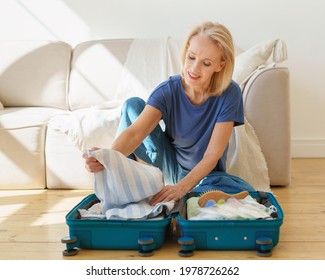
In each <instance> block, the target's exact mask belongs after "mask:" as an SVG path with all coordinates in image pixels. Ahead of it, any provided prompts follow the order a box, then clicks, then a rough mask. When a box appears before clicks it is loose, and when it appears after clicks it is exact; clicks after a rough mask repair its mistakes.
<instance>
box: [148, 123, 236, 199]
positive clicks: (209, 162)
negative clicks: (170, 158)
mask: <svg viewBox="0 0 325 280" xmlns="http://www.w3.org/2000/svg"><path fill="white" fill-rule="evenodd" d="M233 127H234V122H222V123H216V124H215V126H214V129H213V132H212V135H211V138H210V141H209V145H208V147H207V149H206V151H205V153H204V155H203V158H202V160H201V161H200V162H199V163H198V164H197V165H196V166H195V167H194V168H193V169H192V170H191V171H190V172H189V173H188V174H187V175H186V176H185V177H184V178H183V179H182V180H181V181H180V182H178V183H177V184H176V185H175V186H165V187H164V188H163V189H162V190H161V191H160V192H159V193H158V194H156V195H155V196H154V197H153V198H152V200H151V204H152V205H155V204H157V203H158V202H161V201H171V200H174V201H177V200H179V199H181V198H182V197H183V196H184V195H185V194H186V193H188V192H189V191H190V190H191V189H192V188H193V187H194V186H196V185H197V184H198V183H199V182H200V181H201V180H202V179H203V178H204V177H205V176H207V175H208V174H209V173H210V172H211V171H212V170H213V168H214V167H215V166H216V165H217V163H218V161H219V159H220V158H221V157H222V155H223V153H224V151H225V149H226V147H227V144H228V142H229V139H230V136H231V133H232V129H233Z"/></svg>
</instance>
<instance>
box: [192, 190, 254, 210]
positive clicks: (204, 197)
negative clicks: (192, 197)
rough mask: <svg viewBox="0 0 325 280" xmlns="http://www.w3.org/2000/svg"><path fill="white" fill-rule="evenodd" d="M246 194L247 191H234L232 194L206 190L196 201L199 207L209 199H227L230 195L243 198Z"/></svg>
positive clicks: (216, 200)
mask: <svg viewBox="0 0 325 280" xmlns="http://www.w3.org/2000/svg"><path fill="white" fill-rule="evenodd" d="M248 195H249V193H248V191H242V192H239V193H234V194H228V193H225V192H223V191H208V192H205V193H203V194H202V195H201V196H200V198H199V200H198V203H199V205H200V207H204V206H205V204H206V203H207V201H209V200H213V201H215V202H218V201H219V200H220V199H224V200H227V199H228V198H230V197H234V198H236V199H243V198H245V197H246V196H248Z"/></svg>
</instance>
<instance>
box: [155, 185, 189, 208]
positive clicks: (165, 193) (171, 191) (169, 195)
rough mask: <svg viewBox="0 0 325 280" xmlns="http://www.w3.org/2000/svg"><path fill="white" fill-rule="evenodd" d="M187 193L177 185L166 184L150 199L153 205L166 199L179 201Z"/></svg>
mask: <svg viewBox="0 0 325 280" xmlns="http://www.w3.org/2000/svg"><path fill="white" fill-rule="evenodd" d="M184 195H185V193H183V191H182V190H181V189H180V188H179V187H176V186H171V185H166V186H164V187H163V188H162V190H161V191H160V192H159V193H157V194H155V195H154V196H153V198H152V199H151V201H150V204H151V205H156V204H157V203H159V202H166V201H175V202H176V201H178V200H180V199H181V198H182V197H183V196H184Z"/></svg>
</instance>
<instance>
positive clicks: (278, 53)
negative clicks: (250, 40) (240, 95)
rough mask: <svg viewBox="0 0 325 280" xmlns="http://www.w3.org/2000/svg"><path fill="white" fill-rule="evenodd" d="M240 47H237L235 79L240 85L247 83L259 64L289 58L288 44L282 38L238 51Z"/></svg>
mask: <svg viewBox="0 0 325 280" xmlns="http://www.w3.org/2000/svg"><path fill="white" fill-rule="evenodd" d="M238 49H239V48H238V47H237V51H236V54H237V55H236V59H235V69H234V73H233V79H234V81H236V82H237V83H238V84H239V85H241V84H242V83H245V81H246V79H247V78H248V77H250V75H251V74H252V72H254V70H256V69H257V68H258V67H259V66H261V65H265V64H268V63H273V62H282V61H284V60H286V59H287V50H286V45H285V43H284V41H282V40H267V41H264V42H261V43H259V44H256V45H254V46H252V47H251V48H249V49H248V50H246V51H238ZM272 54H273V57H271V55H272Z"/></svg>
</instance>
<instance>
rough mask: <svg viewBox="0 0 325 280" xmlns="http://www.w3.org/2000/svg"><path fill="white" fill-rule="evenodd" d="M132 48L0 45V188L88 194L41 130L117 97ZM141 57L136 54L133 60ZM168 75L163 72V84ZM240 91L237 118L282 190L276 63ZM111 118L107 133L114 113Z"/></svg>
mask: <svg viewBox="0 0 325 280" xmlns="http://www.w3.org/2000/svg"><path fill="white" fill-rule="evenodd" d="M133 42H134V40H132V39H130V40H128V39H121V40H117V39H115V40H99V41H89V42H84V43H81V44H79V45H77V46H75V47H73V48H72V47H71V46H70V45H69V44H66V43H64V42H48V41H44V42H43V41H13V42H11V41H10V42H9V41H8V42H0V57H1V60H0V102H1V104H2V106H1V104H0V106H1V107H2V108H0V189H44V188H48V189H63V188H68V189H76V188H92V186H93V175H92V174H90V173H88V172H87V171H86V170H85V168H84V160H83V159H82V151H81V150H80V149H78V148H77V147H76V146H75V145H74V143H73V141H71V139H70V137H69V136H68V135H67V133H63V132H62V131H60V130H58V129H55V128H53V127H52V126H51V125H49V123H50V121H51V120H53V118H57V117H58V116H63V117H64V116H70V115H71V114H70V113H71V112H73V113H77V112H82V110H88V109H89V108H90V107H91V106H96V105H100V104H103V103H104V104H107V103H105V102H107V101H114V100H115V99H116V98H120V97H119V96H117V97H116V95H115V93H116V91H117V88H118V87H119V82H118V81H120V78H121V76H122V75H123V71H124V70H125V69H124V68H123V64H124V62H125V61H126V59H127V55H128V51H129V48H130V46H131V45H132V43H133ZM147 52H148V50H146V49H143V53H142V55H139V57H140V58H141V59H142V58H146V57H147V55H148V53H147ZM154 55H155V54H154V53H153V54H152V57H150V59H149V61H147V62H146V63H149V64H150V63H152V65H156V64H158V65H159V63H161V58H160V57H157V59H155V57H154ZM268 57H269V55H268ZM171 58H172V59H174V57H173V56H171ZM268 59H269V58H268ZM176 60H177V59H176ZM174 63H176V64H177V63H178V62H176V61H174ZM259 64H261V63H260V62H259ZM256 66H257V65H254V69H255V68H256ZM174 70H175V69H172V70H170V69H169V70H168V69H167V71H165V76H166V78H167V76H168V75H170V74H173V73H172V72H173V71H174ZM250 72H251V70H250ZM162 78H164V77H162ZM242 87H243V96H244V102H245V114H246V117H247V119H248V120H249V122H250V124H251V125H252V126H253V127H254V130H255V132H256V135H257V137H258V139H259V141H260V146H261V149H262V152H263V154H264V156H265V159H266V162H267V167H268V173H269V177H270V183H271V185H288V184H289V183H290V176H291V174H290V114H289V113H290V112H289V71H288V69H287V67H284V66H278V65H276V64H275V65H272V66H271V67H265V68H263V67H260V69H258V70H255V71H254V72H253V74H250V77H249V79H247V80H246V81H245V82H243V83H242ZM120 99H123V98H122V97H121V98H120ZM104 110H106V109H104ZM114 118H115V119H113V120H112V122H111V123H112V128H111V131H110V133H111V134H114V133H115V131H116V126H117V123H118V116H117V117H116V111H115V117H114ZM109 144H110V143H107V145H108V146H109Z"/></svg>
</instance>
